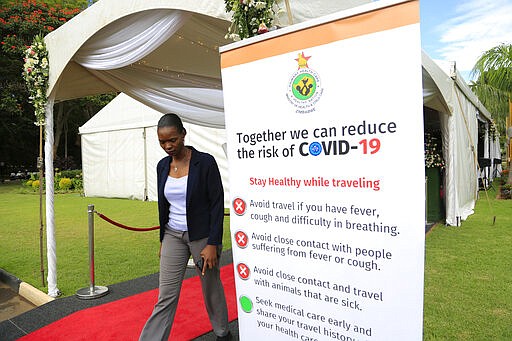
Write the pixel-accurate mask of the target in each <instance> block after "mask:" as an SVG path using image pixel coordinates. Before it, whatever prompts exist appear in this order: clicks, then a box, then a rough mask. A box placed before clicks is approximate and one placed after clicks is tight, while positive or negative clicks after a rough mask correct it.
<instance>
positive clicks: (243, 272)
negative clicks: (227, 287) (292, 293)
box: [236, 263, 251, 280]
mask: <svg viewBox="0 0 512 341" xmlns="http://www.w3.org/2000/svg"><path fill="white" fill-rule="evenodd" d="M236 271H237V272H238V276H240V278H241V279H243V280H246V279H248V278H249V276H250V275H251V270H250V269H249V267H248V266H247V265H245V264H244V263H238V264H237V266H236Z"/></svg>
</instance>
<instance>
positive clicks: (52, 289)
mask: <svg viewBox="0 0 512 341" xmlns="http://www.w3.org/2000/svg"><path fill="white" fill-rule="evenodd" d="M54 100H55V95H53V94H51V95H50V96H49V97H48V103H47V104H46V125H45V127H46V129H45V132H46V133H45V144H44V152H45V153H44V154H45V165H44V166H45V174H46V184H45V185H46V255H47V256H46V257H47V260H48V295H49V296H51V297H58V296H59V295H60V291H59V289H58V288H57V255H56V243H55V215H54V212H55V209H54V187H53V186H54V185H53V181H54V174H53V172H54V169H53V143H54V134H53V103H54Z"/></svg>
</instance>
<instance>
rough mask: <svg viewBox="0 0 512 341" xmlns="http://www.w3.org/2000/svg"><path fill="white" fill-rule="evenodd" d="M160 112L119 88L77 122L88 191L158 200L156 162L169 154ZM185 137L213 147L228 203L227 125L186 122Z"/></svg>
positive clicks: (88, 193) (96, 194)
mask: <svg viewBox="0 0 512 341" xmlns="http://www.w3.org/2000/svg"><path fill="white" fill-rule="evenodd" d="M161 116H162V113H160V112H158V111H156V110H154V109H151V108H149V107H148V106H146V105H144V104H142V103H141V102H138V101H136V100H134V99H133V98H131V97H129V96H127V95H125V94H123V93H121V94H119V95H118V96H117V97H116V98H114V100H112V102H110V103H109V104H108V105H106V106H105V107H104V108H103V109H102V110H100V111H99V112H98V113H97V114H96V115H94V116H93V117H92V118H91V119H90V120H89V121H87V122H86V123H85V124H84V125H83V126H81V127H80V128H79V132H80V135H81V145H82V170H83V179H84V192H85V196H87V197H107V198H127V199H138V200H150V201H156V200H157V190H156V164H157V163H158V161H159V160H160V159H161V158H162V157H164V156H166V155H167V154H166V153H165V152H164V151H163V150H162V148H161V147H160V144H159V143H158V137H157V133H156V125H157V123H158V120H159V119H160V117H161ZM183 124H184V126H185V129H186V130H187V135H186V138H185V143H186V144H188V145H192V146H194V147H196V148H197V149H198V150H201V151H205V152H208V153H210V154H211V155H213V156H214V157H215V159H216V160H217V164H218V165H219V169H220V173H221V177H222V183H223V186H224V193H225V196H224V205H225V206H226V207H227V206H229V188H228V176H227V175H228V164H227V158H226V153H225V151H224V148H223V145H224V144H225V142H226V136H225V135H226V134H225V131H224V129H217V128H209V127H203V126H199V125H197V124H192V123H186V122H184V123H183Z"/></svg>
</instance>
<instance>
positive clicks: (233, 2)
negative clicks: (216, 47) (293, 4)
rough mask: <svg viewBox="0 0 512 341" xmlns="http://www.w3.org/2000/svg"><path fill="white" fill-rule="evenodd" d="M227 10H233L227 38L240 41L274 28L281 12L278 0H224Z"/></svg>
mask: <svg viewBox="0 0 512 341" xmlns="http://www.w3.org/2000/svg"><path fill="white" fill-rule="evenodd" d="M224 3H225V5H226V11H227V12H228V13H229V12H233V13H232V20H231V26H230V27H229V29H228V33H227V34H226V39H233V40H234V41H238V40H241V39H245V38H249V37H253V36H255V35H258V34H263V33H266V32H268V31H269V30H270V29H273V26H274V18H275V16H276V14H277V13H278V12H279V7H278V6H277V3H276V0H224Z"/></svg>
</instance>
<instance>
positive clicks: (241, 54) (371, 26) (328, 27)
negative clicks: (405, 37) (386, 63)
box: [221, 1, 420, 69]
mask: <svg viewBox="0 0 512 341" xmlns="http://www.w3.org/2000/svg"><path fill="white" fill-rule="evenodd" d="M419 21H420V11H419V1H410V2H406V3H401V4H397V5H393V6H390V7H386V8H382V9H378V10H374V11H370V12H366V13H362V14H357V15H354V16H352V17H347V18H342V19H339V20H337V21H331V22H328V23H324V24H320V25H317V26H313V27H310V28H308V29H305V30H299V31H295V32H291V33H288V34H285V35H282V36H278V37H275V38H271V39H268V40H263V41H260V42H256V43H254V44H252V45H247V46H243V47H240V48H236V49H233V50H230V51H226V52H223V53H222V54H221V68H222V69H224V68H227V67H231V66H235V65H240V64H245V63H249V62H253V61H256V60H260V59H263V58H268V57H273V56H277V55H281V54H284V53H287V52H290V51H296V50H300V49H305V48H311V47H314V46H320V45H324V44H328V43H332V42H334V41H338V40H343V39H348V38H353V37H358V36H362V35H366V34H370V33H375V32H380V31H385V30H390V29H394V28H398V27H402V26H406V25H411V24H416V23H419Z"/></svg>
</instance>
